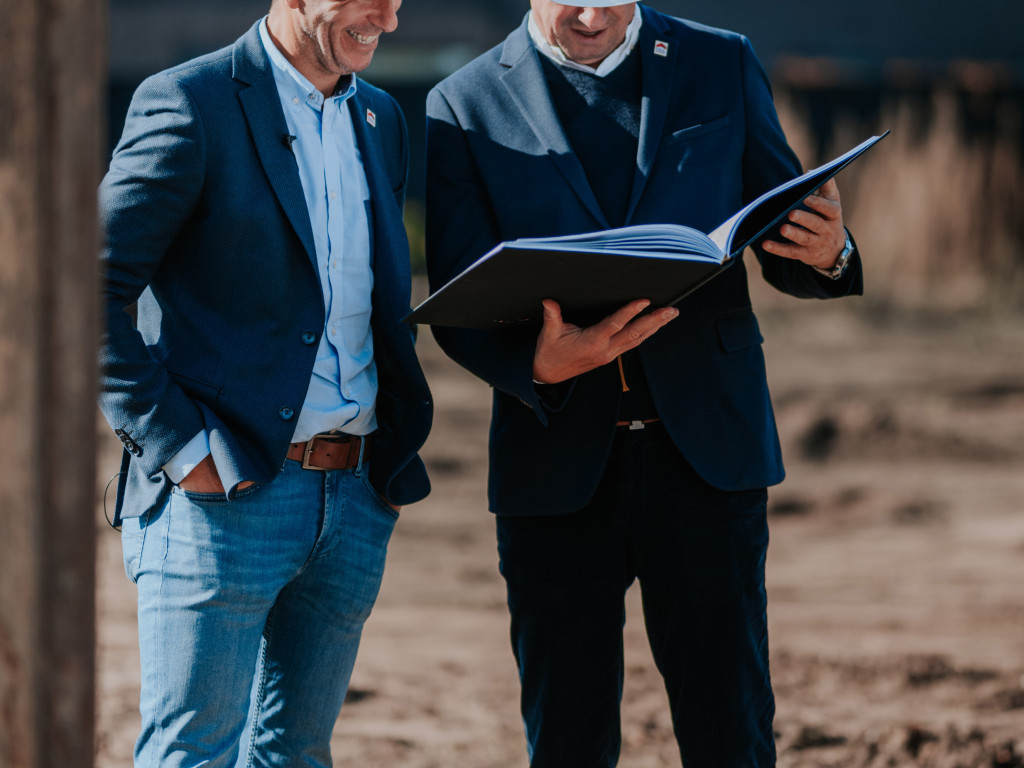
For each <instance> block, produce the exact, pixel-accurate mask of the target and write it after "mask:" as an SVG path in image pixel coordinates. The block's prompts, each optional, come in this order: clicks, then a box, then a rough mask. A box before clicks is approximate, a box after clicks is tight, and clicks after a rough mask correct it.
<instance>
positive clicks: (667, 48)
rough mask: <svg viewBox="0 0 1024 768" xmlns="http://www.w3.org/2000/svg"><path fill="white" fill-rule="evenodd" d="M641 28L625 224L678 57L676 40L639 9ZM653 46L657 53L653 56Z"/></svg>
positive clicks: (654, 150)
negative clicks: (639, 92)
mask: <svg viewBox="0 0 1024 768" xmlns="http://www.w3.org/2000/svg"><path fill="white" fill-rule="evenodd" d="M640 12H641V13H642V14H643V26H642V27H640V39H639V40H637V46H639V48H640V56H641V60H642V64H641V71H642V75H641V77H642V78H643V96H642V99H641V102H640V146H639V147H638V149H637V160H636V175H635V176H634V177H633V194H632V197H631V198H630V202H629V209H628V212H627V214H626V222H627V223H629V220H630V219H631V218H632V216H633V212H634V211H635V210H636V206H637V204H638V203H639V202H640V197H641V195H643V192H644V187H645V186H646V185H647V180H648V179H649V178H650V176H651V169H652V168H653V167H654V161H655V158H656V157H657V155H658V147H659V146H661V141H662V133H663V131H664V128H665V116H666V115H667V114H668V105H669V95H670V94H671V92H672V80H673V74H674V73H675V71H676V59H677V57H678V56H679V49H680V45H679V41H678V40H676V39H674V38H672V37H670V36H669V31H668V29H667V27H665V26H664V25H663V24H661V23H660V20H659V19H658V17H657V16H655V15H654V14H653V13H649V12H648V11H647V8H646V7H644V6H640ZM655 46H657V50H658V53H657V54H655Z"/></svg>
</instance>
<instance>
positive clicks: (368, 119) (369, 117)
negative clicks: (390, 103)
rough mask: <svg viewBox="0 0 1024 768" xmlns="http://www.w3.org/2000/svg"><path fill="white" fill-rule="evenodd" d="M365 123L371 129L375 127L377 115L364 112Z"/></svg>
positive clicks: (372, 112) (368, 111)
mask: <svg viewBox="0 0 1024 768" xmlns="http://www.w3.org/2000/svg"><path fill="white" fill-rule="evenodd" d="M366 122H368V123H369V124H370V127H371V128H376V127H377V114H376V113H375V112H374V111H373V110H372V109H368V110H366Z"/></svg>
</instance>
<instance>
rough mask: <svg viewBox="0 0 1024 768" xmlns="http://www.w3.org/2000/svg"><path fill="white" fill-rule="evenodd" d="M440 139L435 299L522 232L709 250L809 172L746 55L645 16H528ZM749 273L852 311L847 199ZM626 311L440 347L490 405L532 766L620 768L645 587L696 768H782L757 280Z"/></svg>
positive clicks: (716, 36) (553, 314)
mask: <svg viewBox="0 0 1024 768" xmlns="http://www.w3.org/2000/svg"><path fill="white" fill-rule="evenodd" d="M427 120H428V122H427V139H428V161H427V162H428V174H427V183H428V187H427V259H428V271H429V274H430V280H431V286H432V288H434V289H436V288H437V287H439V286H441V285H443V284H444V283H445V282H446V281H447V280H449V279H451V278H452V277H453V276H454V275H456V274H458V273H459V272H460V271H461V270H462V269H464V268H465V267H466V266H468V265H469V264H470V263H471V262H472V261H473V260H475V259H476V258H478V257H479V256H481V255H482V254H484V253H486V252H487V251H489V250H490V249H491V248H493V247H494V246H495V245H496V244H497V243H499V242H501V241H507V240H512V239H515V238H519V237H544V236H556V235H566V234H572V233H580V232H588V231H594V230H601V229H607V228H610V227H618V226H625V225H634V224H649V223H666V222H670V223H678V224H685V225H689V226H692V227H695V228H698V229H701V230H703V231H710V230H711V229H713V228H714V227H716V226H717V225H718V224H720V223H722V222H723V221H724V220H726V219H727V218H728V217H730V216H731V215H732V214H733V213H734V212H736V211H737V210H739V209H740V208H741V207H742V206H743V205H744V204H745V203H747V202H749V201H751V200H753V199H755V198H756V197H758V196H759V195H760V194H762V193H763V192H765V191H767V190H769V189H771V188H772V187H774V186H776V185H778V184H780V183H782V182H784V181H786V180H788V179H790V178H792V177H794V176H796V175H798V174H799V172H800V165H799V163H798V161H797V159H796V157H795V156H794V154H793V152H792V151H791V150H790V148H789V147H788V145H787V143H786V140H785V137H784V135H783V132H782V129H781V127H780V125H779V122H778V119H777V117H776V112H775V108H774V105H773V102H772V96H771V90H770V86H769V83H768V81H767V78H766V76H765V73H764V71H763V70H762V68H761V66H760V64H759V62H758V60H757V58H756V56H755V55H754V52H753V49H752V47H751V45H750V44H749V42H748V41H747V39H746V38H745V37H743V36H741V35H738V34H734V33H731V32H727V31H724V30H719V29H712V28H708V27H705V26H702V25H699V24H696V23H693V22H689V21H685V20H681V19H676V18H671V17H668V16H665V15H663V14H660V13H658V12H656V11H654V10H652V9H651V8H648V7H645V6H640V5H637V4H636V3H624V4H623V3H621V2H615V1H614V0H612V1H609V0H605V1H604V2H591V3H590V4H589V5H584V4H583V2H576V1H575V0H558V2H556V1H555V0H532V2H531V12H530V13H529V14H528V15H527V17H526V19H524V21H523V24H522V25H521V26H520V27H519V28H518V29H517V30H515V31H514V32H513V33H512V34H511V35H509V36H508V38H507V39H506V40H505V41H504V42H503V43H501V44H500V45H498V46H497V47H495V48H494V49H492V50H491V51H489V52H487V53H485V54H483V55H482V56H481V57H479V58H478V59H476V60H475V61H473V62H471V63H469V64H468V65H466V66H465V67H464V68H463V69H461V70H460V71H458V72H456V73H455V74H454V75H452V76H451V77H449V78H447V79H446V80H444V81H443V82H441V83H440V84H439V85H438V86H437V87H436V88H434V90H433V91H432V92H431V93H430V95H429V97H428V101H427ZM754 252H755V256H756V257H757V259H758V262H759V264H760V267H761V273H762V275H763V276H764V278H765V279H766V280H767V281H768V282H769V283H770V284H772V285H773V286H775V287H776V288H778V289H779V290H781V291H783V292H785V293H788V294H791V295H793V296H798V297H807V298H810V297H813V298H831V297H837V296H845V295H850V294H859V293H860V292H861V291H862V276H861V265H860V260H859V257H858V255H857V254H856V251H855V249H854V248H853V244H852V241H851V240H850V238H849V235H848V233H846V231H845V228H844V227H843V219H842V209H841V205H840V201H839V195H838V190H837V189H836V186H835V184H834V183H833V182H830V183H829V184H828V185H826V186H825V187H823V188H822V189H821V191H820V192H819V193H817V194H815V195H812V196H811V197H810V198H808V199H807V201H806V210H802V211H797V212H795V213H794V214H793V215H792V216H791V217H790V220H789V222H787V223H786V224H785V225H784V226H783V227H782V230H781V237H779V238H778V239H777V241H772V242H764V243H762V244H760V245H759V246H758V247H757V248H755V249H754ZM581 279H586V277H585V276H581ZM636 298H637V301H634V302H631V303H630V304H628V305H627V306H625V307H623V308H622V309H620V310H619V311H618V312H616V313H614V314H613V315H611V316H610V317H608V318H606V319H605V320H604V321H602V322H600V323H597V324H595V325H590V326H586V327H580V326H577V325H574V324H573V323H572V322H571V321H572V319H573V318H566V319H563V318H562V316H561V312H560V308H559V306H558V304H557V303H556V302H554V301H550V300H549V301H545V302H544V322H543V327H542V328H541V329H540V330H539V332H538V330H537V329H536V328H534V329H501V330H494V331H480V330H467V329H455V328H440V327H437V328H435V329H434V334H435V336H436V338H437V340H438V342H439V343H440V345H441V346H442V348H443V349H444V350H445V352H446V353H447V354H448V355H449V356H451V357H452V358H453V359H454V360H455V361H457V362H458V363H459V364H460V365H462V366H464V367H465V368H467V369H468V370H469V371H471V372H473V373H474V374H476V375H477V376H479V377H480V378H482V379H483V380H484V381H486V382H488V383H489V384H490V385H491V386H492V387H493V388H494V404H493V416H492V424H491V441H490V476H489V502H490V509H491V510H492V511H493V512H495V513H496V514H497V534H498V548H499V555H500V567H501V572H502V575H503V576H504V578H505V581H506V585H507V590H508V603H509V609H510V613H511V620H512V645H513V651H514V654H515V657H516V661H517V663H518V666H519V671H520V678H521V683H522V702H521V706H522V714H523V718H524V721H525V725H526V733H527V740H528V743H529V751H530V755H531V765H532V766H534V767H535V768H538V767H541V766H557V767H558V768H571V767H573V766H612V765H614V764H615V762H616V760H617V757H618V752H619V745H620V737H619V709H618V708H619V700H620V698H621V691H622V687H621V686H622V674H623V661H622V624H623V620H624V613H623V596H624V593H625V591H626V589H627V588H628V587H629V586H630V584H632V582H633V581H635V580H638V581H639V582H640V586H641V590H642V595H643V604H644V618H645V622H646V625H647V631H648V636H649V639H650V642H651V647H652V650H653V653H654V658H655V660H656V662H657V664H658V668H659V670H660V671H661V673H662V675H663V676H664V679H665V685H666V688H667V691H668V695H669V701H670V705H671V709H672V715H673V723H674V726H675V732H676V737H677V740H678V742H679V748H680V752H681V755H682V758H683V762H684V764H685V765H686V766H687V768H701V767H702V766H708V767H709V768H710V767H712V766H713V767H714V768H724V767H726V766H767V765H773V764H774V761H775V748H774V743H773V738H772V718H773V714H774V699H773V696H772V691H771V685H770V682H769V675H768V650H767V648H768V646H767V623H766V605H765V590H764V559H765V554H766V549H767V543H768V530H767V523H766V503H767V493H766V488H767V487H768V486H770V485H774V484H776V483H779V482H780V481H781V480H782V478H783V467H782V460H781V455H780V448H779V440H778V436H777V433H776V427H775V421H774V416H773V413H772V407H771V403H770V400H769V394H768V388H767V384H766V378H765V364H764V358H763V355H762V351H761V342H762V337H761V332H760V330H759V328H758V323H757V320H756V318H755V316H754V314H753V311H752V310H751V305H750V298H749V295H748V290H747V274H746V268H745V266H744V264H743V263H742V261H739V262H738V263H736V264H735V265H734V266H732V267H730V268H729V269H728V270H726V271H725V272H724V273H723V274H721V275H720V276H718V277H716V278H715V279H714V280H713V281H711V282H710V283H708V284H706V285H705V286H703V287H702V288H700V289H699V290H698V291H696V292H695V293H693V294H691V295H690V296H688V297H687V298H685V299H684V300H682V301H680V302H679V303H678V304H677V305H676V306H675V307H670V308H652V309H651V311H648V312H644V311H643V310H644V309H646V308H647V302H646V301H645V300H644V297H642V296H638V297H636Z"/></svg>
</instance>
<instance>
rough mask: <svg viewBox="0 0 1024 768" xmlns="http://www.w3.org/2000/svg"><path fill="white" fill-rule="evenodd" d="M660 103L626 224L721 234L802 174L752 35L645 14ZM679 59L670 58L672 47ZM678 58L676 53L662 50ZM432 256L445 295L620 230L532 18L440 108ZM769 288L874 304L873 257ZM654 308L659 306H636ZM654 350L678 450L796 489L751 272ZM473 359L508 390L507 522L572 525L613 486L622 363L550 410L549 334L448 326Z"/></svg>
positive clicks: (655, 376) (449, 91)
mask: <svg viewBox="0 0 1024 768" xmlns="http://www.w3.org/2000/svg"><path fill="white" fill-rule="evenodd" d="M641 12H642V13H643V26H642V29H641V32H640V39H639V42H638V43H637V45H638V47H639V52H640V55H641V57H642V59H641V68H642V80H643V100H642V106H641V109H642V112H641V124H640V134H641V135H640V142H639V150H638V154H637V162H636V173H635V175H634V177H633V179H632V180H631V183H632V195H631V201H630V206H629V213H628V218H627V222H626V223H627V224H647V223H665V222H674V223H679V224H685V225H689V226H691V227H696V228H697V229H700V230H703V231H705V232H707V231H710V230H711V229H713V228H714V227H716V226H717V225H718V224H720V223H721V222H723V221H725V220H726V219H727V218H728V217H729V216H731V215H732V214H733V213H734V212H736V211H737V210H739V209H740V208H741V207H742V206H743V205H744V204H745V203H747V202H749V201H751V200H753V199H754V198H756V197H757V196H759V195H760V194H762V193H763V192H765V191H767V190H768V189H771V188H772V187H774V186H776V185H778V184H780V183H781V182H783V181H786V180H788V179H790V178H792V177H794V176H796V175H798V174H799V173H800V165H799V162H798V161H797V159H796V157H795V156H794V154H793V152H792V151H791V150H790V148H789V147H788V145H787V143H786V140H785V137H784V136H783V133H782V129H781V127H780V126H779V122H778V118H777V116H776V112H775V108H774V105H773V102H772V95H771V89H770V86H769V83H768V80H767V77H766V75H765V73H764V71H763V69H762V68H761V65H760V63H759V62H758V60H757V58H756V56H755V55H754V51H753V49H752V48H751V46H750V44H749V42H748V41H747V40H746V38H744V37H743V36H741V35H738V34H734V33H731V32H726V31H723V30H718V29H712V28H709V27H705V26H701V25H698V24H695V23H692V22H688V21H684V20H680V19H675V18H671V17H668V16H665V15H663V14H660V13H657V12H655V11H653V10H651V9H650V8H647V7H643V6H641ZM656 42H659V43H665V44H667V55H665V56H661V55H656V54H655V43H656ZM658 47H659V49H660V50H663V49H664V47H663V46H660V45H659V46H658ZM427 145H428V160H427V165H428V172H427V185H428V186H427V258H428V271H429V275H430V282H431V287H432V289H436V288H437V287H439V286H441V285H443V284H444V283H445V282H446V281H447V280H449V279H450V278H451V277H453V276H454V275H456V274H457V273H458V272H459V271H461V270H462V269H464V268H465V267H466V266H468V264H469V263H471V261H472V260H474V259H476V258H478V257H479V256H481V255H482V254H484V253H486V252H487V251H488V250H490V249H491V248H492V247H493V246H494V245H496V244H497V243H498V242H500V241H503V240H511V239H514V238H517V237H534V236H552V235H564V234H571V233H577V232H586V231H593V230H599V229H604V228H607V226H608V222H607V221H606V219H605V217H604V214H603V213H602V211H601V210H600V208H599V206H598V203H597V200H596V198H595V197H594V194H593V192H592V191H591V189H590V187H589V185H588V183H587V179H586V175H585V173H584V170H583V168H582V166H581V165H580V162H579V160H578V159H577V157H576V156H575V155H574V154H573V151H572V148H571V147H570V146H569V144H568V141H567V140H566V137H565V133H564V132H563V130H562V128H561V125H560V124H559V120H558V116H557V114H556V112H555V108H554V106H553V104H552V102H551V97H550V95H549V92H548V89H547V86H546V84H545V80H544V75H543V71H542V68H541V64H540V59H539V54H538V52H537V50H536V48H535V47H534V45H533V43H532V42H531V40H530V37H529V34H528V32H527V27H526V22H525V20H524V22H523V24H522V26H520V27H519V28H518V29H517V30H516V31H514V32H513V33H512V34H511V35H509V37H508V38H507V39H506V40H505V41H504V42H503V43H502V44H501V45H498V46H497V47H495V48H494V49H492V50H491V51H489V52H487V53H485V54H483V55H482V56H480V57H479V58H478V59H476V60H474V61H472V62H470V63H469V64H468V65H466V66H465V67H464V68H463V69H461V70H460V71H458V72H456V73H455V74H454V75H452V76H451V77H449V78H448V79H446V80H444V81H443V82H441V83H440V84H439V85H438V86H437V87H436V88H434V90H433V91H431V93H430V95H429V96H428V99H427ZM756 255H757V258H758V259H759V260H760V265H761V271H762V273H763V274H764V277H765V278H766V279H767V281H768V282H769V283H771V284H772V285H773V286H775V287H776V288H778V289H779V290H781V291H784V292H786V293H789V294H792V295H793V296H799V297H818V298H829V297H833V296H843V295H847V294H854V293H860V292H861V291H862V275H861V265H860V261H859V259H854V260H853V261H852V263H851V265H850V267H849V269H848V270H847V272H846V274H845V275H844V276H843V277H842V278H841V279H839V280H830V279H829V278H827V277H825V276H823V275H821V274H819V273H817V272H816V271H815V270H813V269H812V268H811V267H809V266H807V265H805V264H801V263H798V262H793V261H789V260H785V259H781V258H778V257H775V256H772V255H771V254H767V253H762V252H758V253H757V254H756ZM637 298H643V297H639V296H638V297H637ZM678 308H679V311H680V315H679V317H678V318H677V319H675V320H673V321H672V322H671V323H669V325H668V326H666V327H665V328H663V329H662V330H661V331H659V332H658V333H657V334H655V335H654V336H653V337H652V338H651V339H649V340H648V341H646V342H644V344H643V345H642V346H641V347H640V348H639V355H640V360H641V363H642V365H643V368H644V371H645V373H646V376H647V380H648V383H649V385H650V390H651V395H652V397H653V399H654V403H655V405H656V407H657V409H658V413H659V414H660V416H661V417H662V419H663V421H664V423H665V426H666V428H667V429H668V432H669V434H670V435H671V436H672V439H673V441H674V442H675V444H676V446H677V447H678V448H679V451H680V452H681V453H682V454H683V456H684V457H685V458H686V459H687V461H688V462H689V463H690V464H691V465H692V466H693V467H694V469H695V470H696V471H697V472H698V473H699V474H700V476H701V477H702V478H704V479H705V480H706V481H707V482H708V483H710V484H711V485H713V486H715V487H718V488H721V489H725V490H741V489H751V488H762V487H766V486H769V485H772V484H775V483H778V482H780V481H781V480H782V478H783V467H782V458H781V452H780V449H779V440H778V435H777V432H776V427H775V420H774V416H773V413H772V407H771V402H770V400H769V395H768V386H767V383H766V379H765V365H764V357H763V354H762V351H761V342H762V337H761V332H760V330H759V328H758V323H757V320H756V319H755V317H754V314H753V311H752V310H751V306H750V298H749V295H748V290H747V275H746V271H745V267H744V265H743V263H742V261H740V262H739V263H737V264H735V265H734V266H732V267H731V268H729V269H728V270H726V271H725V272H724V273H723V274H722V275H720V276H718V277H716V278H715V279H714V280H712V281H711V282H710V283H708V284H706V285H705V286H704V287H702V288H701V289H700V290H698V291H696V292H695V293H693V294H691V295H690V296H689V297H687V298H686V299H684V300H683V301H681V302H680V303H679V304H678ZM434 335H435V336H436V338H437V340H438V342H439V343H440V345H441V347H442V348H443V349H444V350H445V352H446V353H447V354H448V355H449V356H451V357H452V358H453V359H454V360H455V361H456V362H458V363H459V364H461V365H462V366H464V367H465V368H467V369H468V370H470V371H472V372H473V373H474V374H476V375H477V376H479V377H480V378H482V379H483V380H484V381H486V382H488V383H489V384H491V385H492V386H493V387H494V404H493V419H492V426H491V454H490V483H489V488H490V490H489V497H490V508H491V509H492V511H494V512H497V513H499V514H546V513H559V512H569V511H572V510H575V509H579V508H580V507H582V506H584V505H585V504H586V503H587V501H588V500H589V499H590V497H591V496H592V495H593V493H594V491H595V489H596V488H597V484H598V481H599V479H600V477H601V473H602V471H603V469H604V466H605V463H606V462H607V458H608V455H609V451H610V449H611V444H612V439H613V435H614V430H615V421H616V416H617V413H618V406H619V398H620V395H621V384H620V380H619V375H618V369H617V367H616V366H615V365H614V364H611V365H607V366H603V367H601V368H599V369H597V370H594V371H591V372H589V373H587V374H584V375H582V376H579V377H577V378H576V379H575V380H574V382H573V383H572V386H571V391H570V392H569V394H568V396H567V397H564V398H560V399H559V401H558V402H557V403H550V402H546V401H545V400H544V399H543V398H542V397H540V396H539V394H538V392H537V390H536V388H535V386H534V384H533V382H532V377H531V373H532V359H533V351H534V346H535V343H536V330H533V331H519V330H500V331H474V330H465V329H451V328H435V329H434Z"/></svg>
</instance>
